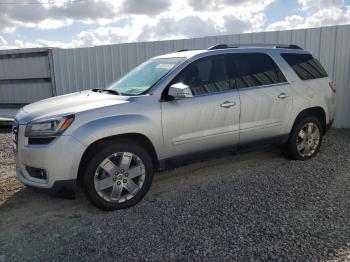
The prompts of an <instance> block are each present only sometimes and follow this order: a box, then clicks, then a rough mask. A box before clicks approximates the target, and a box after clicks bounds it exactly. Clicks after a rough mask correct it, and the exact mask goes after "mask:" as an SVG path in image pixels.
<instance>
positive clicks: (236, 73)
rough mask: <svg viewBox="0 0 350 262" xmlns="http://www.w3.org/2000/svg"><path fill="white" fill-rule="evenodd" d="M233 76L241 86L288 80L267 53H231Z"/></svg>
mask: <svg viewBox="0 0 350 262" xmlns="http://www.w3.org/2000/svg"><path fill="white" fill-rule="evenodd" d="M229 57H230V64H231V68H232V69H231V70H232V74H231V78H232V79H233V80H234V82H235V85H236V86H237V87H239V88H243V87H254V86H262V85H272V84H278V83H284V82H287V80H286V78H285V77H284V75H283V74H282V72H281V70H280V69H279V68H278V66H277V65H276V64H275V62H274V61H273V60H272V59H271V58H270V57H269V56H268V55H266V54H257V53H249V54H230V55H229Z"/></svg>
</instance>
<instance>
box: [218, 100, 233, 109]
mask: <svg viewBox="0 0 350 262" xmlns="http://www.w3.org/2000/svg"><path fill="white" fill-rule="evenodd" d="M235 105H236V102H231V101H225V102H223V103H222V104H221V105H220V106H221V107H224V108H229V107H231V106H235Z"/></svg>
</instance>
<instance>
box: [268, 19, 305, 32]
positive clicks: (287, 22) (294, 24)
mask: <svg viewBox="0 0 350 262" xmlns="http://www.w3.org/2000/svg"><path fill="white" fill-rule="evenodd" d="M304 22H305V19H304V18H303V17H301V16H299V15H292V16H287V17H286V18H285V19H284V20H282V21H278V22H275V23H272V24H270V25H269V26H268V27H267V28H266V30H267V31H276V30H288V29H297V28H301V27H302V26H303V24H304Z"/></svg>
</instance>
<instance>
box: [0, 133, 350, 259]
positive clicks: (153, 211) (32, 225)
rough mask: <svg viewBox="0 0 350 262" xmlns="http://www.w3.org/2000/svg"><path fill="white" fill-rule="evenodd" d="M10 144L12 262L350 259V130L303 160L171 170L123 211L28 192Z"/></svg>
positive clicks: (246, 157)
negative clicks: (17, 175)
mask: <svg viewBox="0 0 350 262" xmlns="http://www.w3.org/2000/svg"><path fill="white" fill-rule="evenodd" d="M9 140H10V136H9V135H7V134H0V164H1V165H0V257H1V255H5V256H6V261H26V260H28V261H29V260H35V261H51V260H52V261H90V260H99V259H101V260H102V259H104V260H107V261H108V260H119V261H125V260H152V261H154V260H156V261H168V260H181V261H182V260H191V261H192V260H195V261H223V260H229V261H232V260H239V261H248V260H252V261H255V260H259V261H261V260H265V261H271V260H280V261H284V260H293V261H295V260H302V261H310V260H312V261H313V260H317V261H319V260H322V261H329V260H331V261H332V260H334V261H350V190H349V188H350V130H331V131H330V133H329V134H328V135H327V136H326V137H325V139H324V144H323V147H322V150H321V152H320V154H319V155H318V156H317V157H316V158H313V159H312V160H309V161H306V162H300V161H288V160H286V159H284V158H283V157H282V156H281V154H280V152H279V150H278V149H276V148H274V147H266V148H263V149H258V150H257V151H254V152H249V153H248V152H245V153H241V154H239V155H234V156H226V157H221V158H217V159H212V160H209V161H206V162H202V163H196V164H192V165H188V166H185V167H181V168H177V169H174V170H170V171H167V172H164V173H162V174H160V175H158V176H156V178H155V181H154V185H153V186H152V188H151V191H150V192H149V194H148V195H147V196H146V197H145V199H144V200H143V201H141V203H140V204H138V205H136V206H135V207H133V208H130V209H126V210H121V211H116V212H102V211H100V210H97V209H95V208H94V207H93V206H92V205H91V204H90V203H89V202H88V201H87V200H86V198H85V197H84V195H83V194H79V195H78V197H77V199H76V200H63V199H58V198H54V197H50V196H48V195H45V194H42V193H38V192H35V191H33V190H30V189H28V188H25V187H23V186H21V185H20V184H19V182H17V181H16V180H15V179H14V163H13V159H12V155H11V153H10V147H9Z"/></svg>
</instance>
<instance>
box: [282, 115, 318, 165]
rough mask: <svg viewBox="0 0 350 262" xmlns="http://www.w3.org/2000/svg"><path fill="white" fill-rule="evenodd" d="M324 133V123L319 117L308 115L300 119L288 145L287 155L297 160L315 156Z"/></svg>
mask: <svg viewBox="0 0 350 262" xmlns="http://www.w3.org/2000/svg"><path fill="white" fill-rule="evenodd" d="M322 134H323V130H322V125H321V123H320V120H319V119H318V118H316V117H313V116H307V117H304V118H303V119H301V120H299V121H298V122H297V123H296V125H295V126H294V128H293V130H292V132H291V134H290V137H289V140H288V143H287V145H286V148H285V150H286V153H287V156H289V157H290V158H292V159H296V160H306V159H309V158H311V157H314V156H315V155H316V154H317V153H318V151H319V149H320V146H321V143H322Z"/></svg>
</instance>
